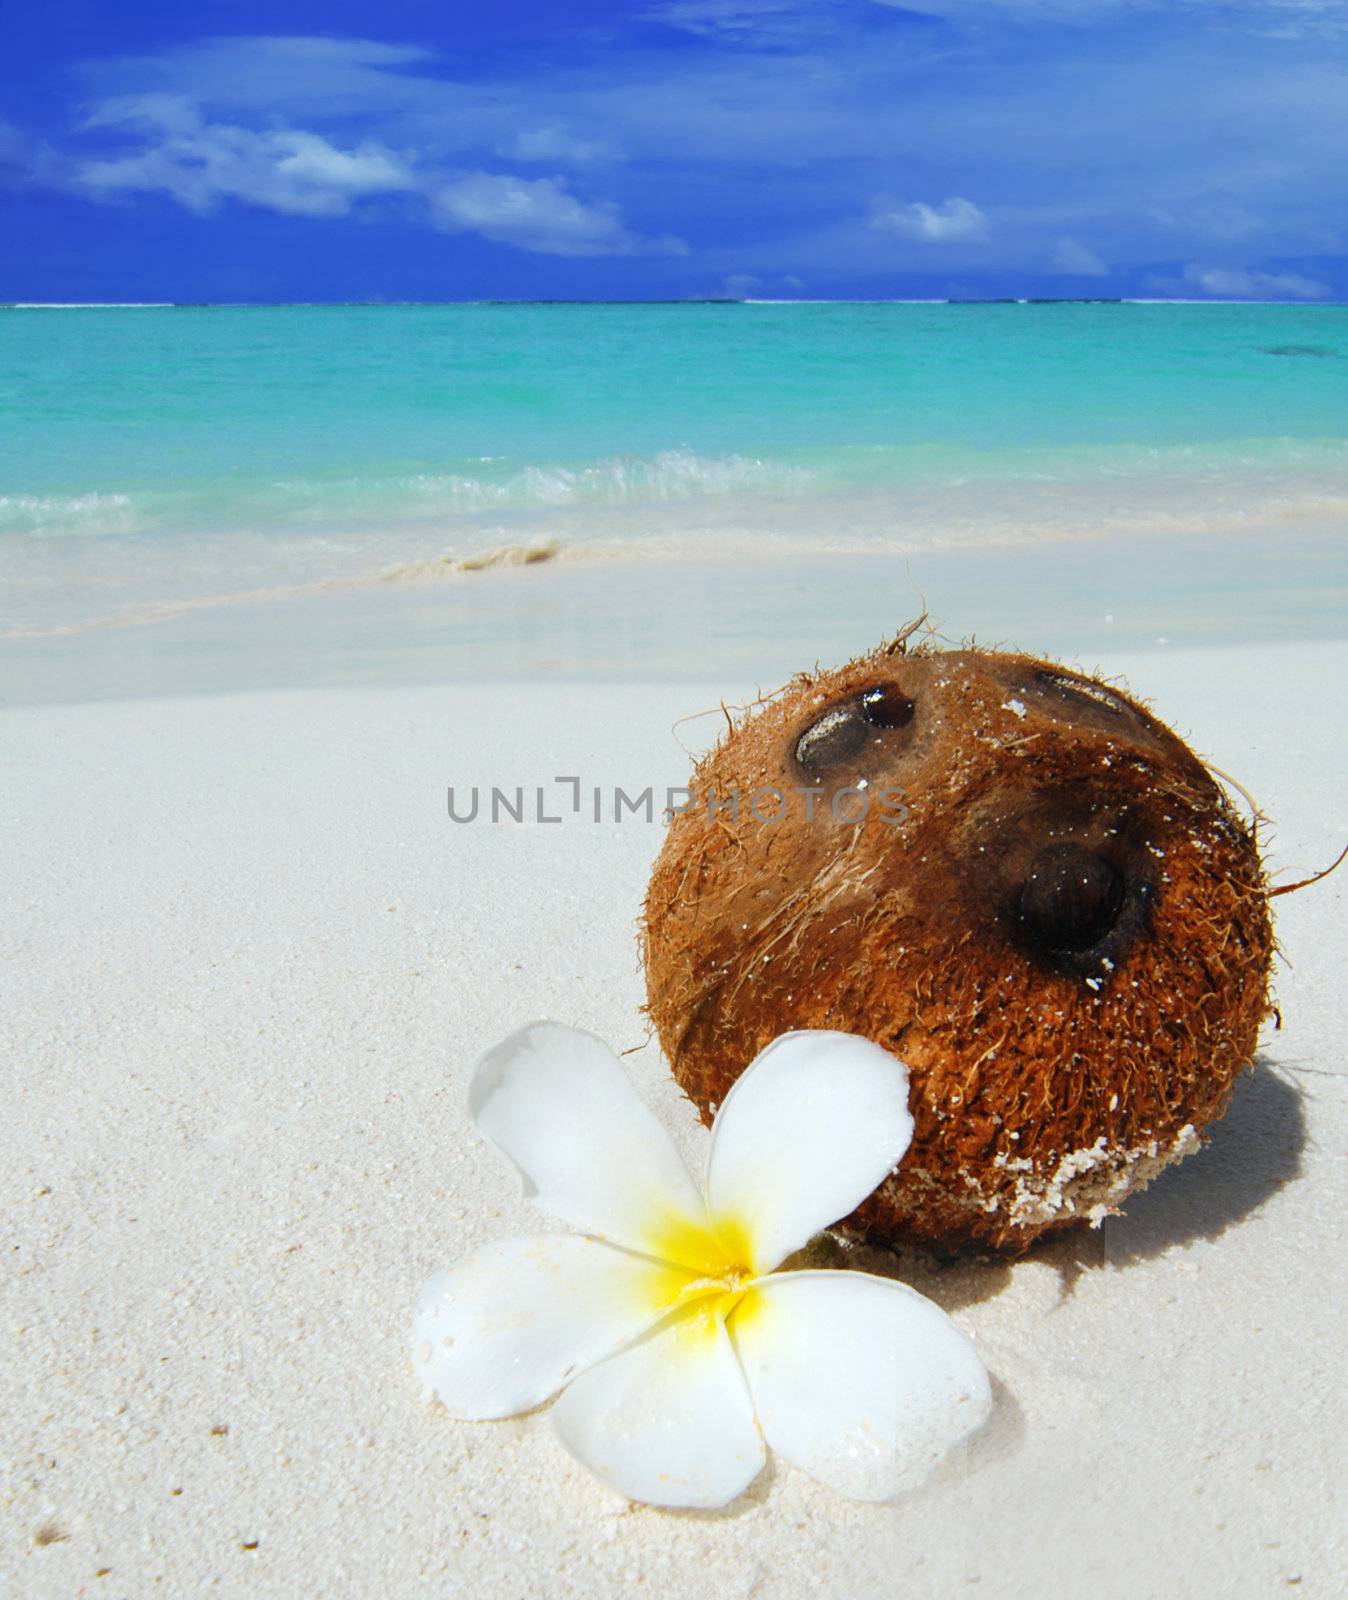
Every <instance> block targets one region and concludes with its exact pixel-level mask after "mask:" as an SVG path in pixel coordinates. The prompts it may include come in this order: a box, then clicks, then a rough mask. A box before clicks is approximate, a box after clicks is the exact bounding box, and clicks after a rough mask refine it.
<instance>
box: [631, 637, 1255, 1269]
mask: <svg viewBox="0 0 1348 1600" xmlns="http://www.w3.org/2000/svg"><path fill="white" fill-rule="evenodd" d="M689 789H690V791H691V793H692V796H693V798H692V800H691V802H690V803H689V804H688V805H687V806H686V807H685V808H684V809H683V810H682V811H681V812H679V813H678V814H676V815H675V816H674V817H673V818H672V820H671V823H670V827H669V831H668V834H667V836H666V839H665V842H664V846H663V848H662V850H661V852H660V856H659V859H658V861H657V862H656V865H655V869H654V872H653V874H652V877H651V881H650V887H649V890H648V893H647V897H646V903H645V910H644V917H643V926H642V936H643V940H642V942H643V953H644V958H645V967H646V978H647V990H648V1006H647V1009H648V1010H649V1013H650V1016H651V1019H652V1021H653V1022H654V1024H655V1027H656V1029H657V1031H658V1033H659V1036H660V1042H661V1044H662V1045H663V1047H664V1050H665V1052H666V1054H667V1056H668V1058H669V1061H670V1064H671V1066H672V1068H673V1072H674V1075H675V1077H676V1078H677V1080H678V1082H679V1084H680V1085H681V1086H682V1087H683V1089H684V1090H685V1092H686V1093H687V1094H688V1095H689V1096H690V1097H691V1098H692V1100H693V1101H694V1102H695V1104H696V1105H697V1107H698V1109H699V1111H700V1113H701V1115H702V1118H703V1120H704V1121H706V1122H710V1120H711V1118H712V1116H713V1114H714V1113H715V1110H716V1108H717V1106H718V1105H719V1104H720V1103H721V1101H722V1100H723V1099H724V1097H725V1094H726V1091H727V1090H728V1089H729V1088H730V1085H731V1084H732V1082H733V1081H734V1079H735V1078H736V1076H737V1075H738V1073H739V1072H740V1071H741V1070H742V1069H743V1068H744V1066H745V1065H746V1064H747V1063H748V1062H749V1061H750V1060H751V1059H752V1058H753V1056H754V1055H755V1054H757V1052H758V1051H759V1050H761V1049H762V1048H763V1046H764V1045H766V1044H767V1043H768V1042H769V1041H770V1040H771V1039H773V1038H775V1037H776V1036H777V1035H778V1034H781V1033H784V1032H786V1031H787V1030H788V1029H791V1028H833V1029H839V1030H842V1031H845V1032H849V1033H859V1034H864V1035H865V1036H867V1037H868V1038H871V1039H874V1040H876V1041H877V1042H879V1043H880V1044H882V1045H884V1046H885V1047H886V1048H887V1049H889V1050H891V1051H893V1052H894V1054H895V1055H896V1056H898V1057H899V1058H900V1059H901V1060H903V1061H904V1062H905V1063H906V1064H907V1066H908V1069H909V1073H910V1078H911V1090H910V1103H911V1109H912V1112H913V1115H914V1118H915V1120H916V1131H915V1134H914V1138H913V1142H912V1145H911V1147H910V1149H909V1151H908V1154H907V1156H906V1157H905V1158H904V1160H903V1162H902V1164H901V1165H900V1167H899V1169H898V1171H897V1172H896V1173H895V1174H894V1175H893V1176H892V1177H890V1178H889V1179H888V1180H886V1182H885V1183H884V1184H883V1185H882V1186H881V1188H880V1189H879V1190H877V1192H876V1193H875V1194H874V1195H873V1196H872V1197H871V1198H870V1199H869V1200H867V1201H866V1203H865V1204H864V1205H863V1206H861V1208H860V1209H859V1210H858V1211H857V1212H856V1213H855V1214H854V1215H853V1216H852V1217H851V1218H850V1219H848V1221H847V1223H846V1225H845V1226H846V1227H847V1228H848V1230H849V1231H850V1232H852V1233H853V1234H854V1235H861V1236H865V1237H868V1238H870V1239H872V1240H873V1241H877V1242H883V1243H898V1242H911V1243H918V1244H925V1245H928V1246H933V1247H936V1248H937V1249H939V1250H942V1251H952V1252H953V1251H957V1250H961V1249H968V1248H976V1249H984V1250H986V1249H993V1250H1000V1251H1007V1252H1017V1251H1020V1250H1023V1249H1024V1248H1025V1247H1026V1246H1027V1245H1028V1244H1029V1243H1030V1242H1031V1241H1032V1240H1034V1239H1035V1238H1037V1237H1038V1236H1040V1235H1041V1234H1043V1233H1045V1232H1048V1231H1050V1230H1054V1229H1059V1228H1063V1227H1065V1226H1068V1225H1071V1224H1073V1223H1077V1222H1081V1221H1089V1222H1092V1223H1096V1222H1099V1220H1100V1219H1101V1218H1103V1217H1104V1216H1106V1215H1107V1214H1109V1213H1111V1212H1113V1211H1115V1210H1117V1208H1118V1207H1119V1204H1120V1202H1121V1201H1122V1200H1123V1199H1124V1198H1125V1196H1127V1195H1128V1194H1130V1193H1131V1192H1133V1191H1135V1190H1137V1189H1140V1188H1141V1187H1142V1186H1143V1185H1144V1184H1146V1183H1147V1182H1148V1181H1150V1180H1151V1179H1152V1178H1153V1177H1155V1176H1156V1174H1157V1173H1158V1172H1160V1171H1161V1169H1162V1168H1163V1167H1165V1166H1166V1165H1167V1164H1169V1163H1170V1162H1172V1161H1175V1160H1177V1159H1178V1158H1179V1157H1181V1156H1184V1155H1186V1154H1188V1153H1189V1152H1190V1151H1192V1150H1194V1149H1196V1148H1197V1147H1198V1146H1199V1144H1200V1142H1201V1139H1202V1135H1203V1130H1204V1129H1205V1128H1206V1127H1207V1126H1208V1125H1209V1124H1211V1123H1212V1122H1213V1120H1214V1119H1215V1118H1217V1117H1220V1116H1221V1115H1222V1113H1223V1111H1224V1110H1225V1108H1226V1105H1227V1102H1228V1099H1229V1097H1230V1094H1231V1090H1232V1086H1233V1084H1234V1082H1235V1080H1236V1078H1237V1076H1238V1075H1239V1073H1240V1072H1241V1071H1242V1070H1243V1069H1244V1068H1246V1067H1248V1066H1249V1065H1250V1064H1251V1061H1252V1059H1253V1056H1254V1051H1255V1046H1256V1042H1257V1038H1258V1033H1259V1027H1260V1024H1261V1022H1262V1020H1263V1019H1264V1017H1265V1015H1266V1013H1267V1011H1268V1000H1267V990H1268V977H1269V965H1270V960H1271V955H1272V949H1273V938H1272V932H1271V928H1270V921H1269V915H1268V904H1267V898H1268V890H1267V888H1266V885H1265V882H1264V878H1263V874H1262V870H1261V867H1260V861H1259V855H1258V851H1257V848H1256V843H1255V839H1254V836H1253V833H1252V830H1251V829H1250V828H1249V827H1247V826H1246V825H1245V823H1244V822H1243V821H1242V819H1241V817H1240V816H1239V815H1238V814H1237V812H1236V811H1235V809H1234V808H1233V807H1232V805H1231V804H1230V803H1229V802H1228V800H1227V798H1226V796H1225V794H1224V792H1223V791H1222V789H1221V788H1220V787H1219V785H1218V784H1217V783H1216V782H1215V781H1214V780H1213V778H1212V776H1211V775H1210V773H1209V772H1208V770H1207V769H1206V768H1205V767H1204V765H1203V764H1202V762H1200V761H1199V760H1198V758H1197V757H1196V756H1195V755H1194V753H1193V752H1192V751H1191V750H1190V749H1189V748H1188V746H1187V745H1186V744H1185V743H1184V742H1183V741H1182V740H1181V739H1180V738H1179V737H1178V736H1177V735H1176V734H1175V733H1173V732H1172V731H1171V730H1170V729H1169V728H1167V727H1166V726H1165V725H1164V724H1163V723H1162V722H1160V721H1159V720H1158V719H1157V718H1156V717H1155V716H1153V715H1152V714H1151V713H1150V712H1149V711H1148V710H1147V709H1146V708H1145V707H1143V706H1142V705H1140V704H1139V703H1138V702H1137V701H1136V700H1135V699H1133V698H1132V697H1130V696H1129V695H1127V694H1125V693H1122V692H1121V691H1120V690H1118V689H1116V688H1113V687H1111V686H1109V685H1107V684H1104V683H1101V682H1099V681H1097V680H1095V679H1093V678H1088V677H1085V676H1082V675H1081V674H1079V673H1077V672H1074V671H1071V670H1069V669H1067V668H1065V667H1063V666H1060V665H1057V664H1055V663H1053V662H1051V661H1045V660H1037V659H1034V658H1031V657H1029V656H1024V655H1014V654H1003V653H996V652H992V651H986V650H979V649H958V650H938V649H935V648H931V647H929V646H925V645H924V646H921V647H919V648H917V649H914V650H911V651H909V650H908V649H907V648H906V646H905V644H904V642H903V641H902V639H900V640H896V641H894V642H893V643H891V644H889V645H888V646H883V647H881V648H880V649H878V650H876V651H875V652H874V653H872V654H871V655H868V656H865V657H862V658H860V659H858V660H855V661H852V662H850V663H849V664H848V665H846V666H844V667H841V668H839V669H838V670H837V671H834V672H826V673H814V674H802V675H801V676H799V677H797V678H795V679H794V680H793V681H792V683H791V684H790V685H789V686H788V687H787V688H786V689H785V690H783V691H782V692H781V693H780V694H779V695H777V696H774V697H772V698H770V699H768V700H767V701H765V702H763V703H760V704H759V705H758V706H757V707H755V708H753V709H752V710H751V711H750V712H749V713H748V714H746V715H745V716H744V718H743V719H742V720H741V721H740V722H739V723H738V724H737V725H736V726H733V727H732V728H731V729H730V730H729V731H728V732H727V733H726V735H725V737H724V738H723V739H722V740H721V742H720V744H719V745H718V746H717V748H716V749H715V750H713V751H712V752H711V753H710V754H709V755H708V756H707V757H706V758H705V759H704V760H703V761H702V762H701V763H700V764H699V765H698V767H697V769H696V772H695V773H694V776H693V778H692V780H691V782H690V785H689Z"/></svg>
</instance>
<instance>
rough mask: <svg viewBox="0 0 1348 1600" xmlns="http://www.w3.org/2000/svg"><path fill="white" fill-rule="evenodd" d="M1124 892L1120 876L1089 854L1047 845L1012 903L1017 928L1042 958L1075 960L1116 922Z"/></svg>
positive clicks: (1069, 846)
mask: <svg viewBox="0 0 1348 1600" xmlns="http://www.w3.org/2000/svg"><path fill="white" fill-rule="evenodd" d="M1123 886H1124V885H1123V874H1122V873H1121V872H1120V871H1119V870H1118V868H1117V867H1115V866H1114V865H1113V864H1112V863H1111V862H1109V861H1106V860H1105V858H1104V857H1103V856H1102V855H1098V854H1097V853H1096V852H1095V851H1094V850H1087V849H1086V848H1085V847H1084V846H1082V845H1079V844H1052V845H1049V846H1048V847H1047V848H1046V849H1044V850H1041V851H1040V852H1039V854H1038V855H1037V856H1036V857H1035V858H1034V860H1033V861H1032V862H1031V863H1030V870H1029V873H1028V875H1027V876H1026V879H1025V882H1024V883H1023V884H1022V885H1021V890H1020V894H1019V895H1018V896H1017V899H1016V910H1015V918H1016V922H1017V924H1018V926H1019V928H1020V930H1021V933H1022V935H1023V937H1024V938H1025V939H1026V940H1027V941H1028V943H1029V944H1031V945H1032V946H1034V947H1035V948H1036V949H1037V950H1040V951H1042V952H1043V953H1044V954H1046V955H1079V954H1080V953H1081V952H1082V951H1083V950H1090V949H1092V948H1093V947H1094V946H1095V945H1097V944H1099V943H1100V941H1101V940H1102V939H1103V938H1104V937H1105V935H1106V934H1107V933H1109V932H1110V931H1111V929H1112V928H1113V927H1114V925H1115V923H1116V922H1117V921H1118V916H1119V911H1120V910H1121V908H1122V906H1123Z"/></svg>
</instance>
